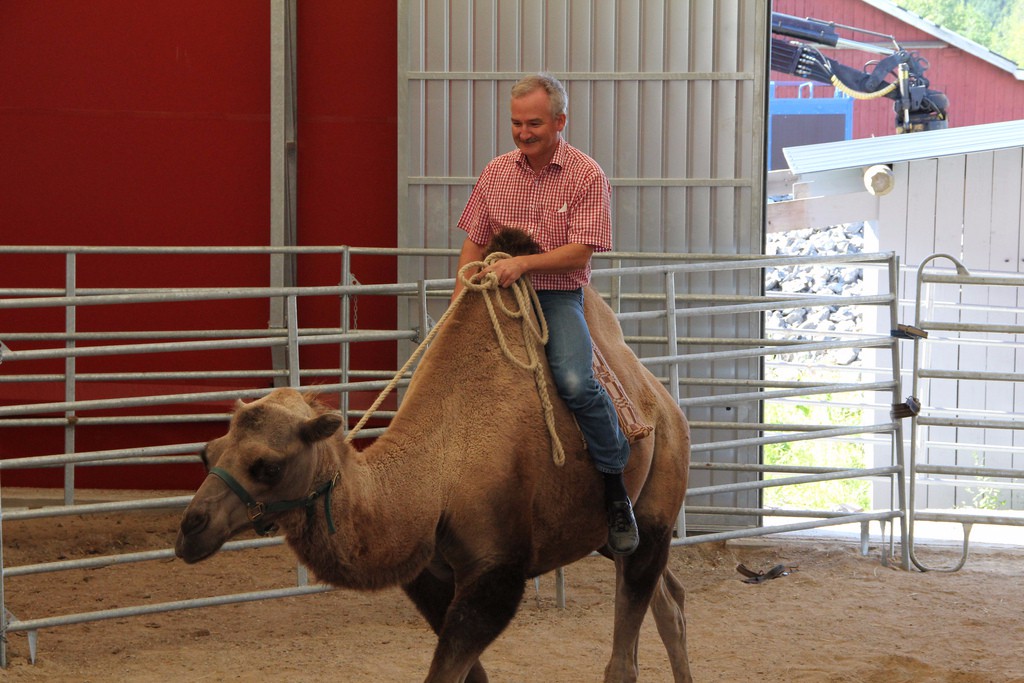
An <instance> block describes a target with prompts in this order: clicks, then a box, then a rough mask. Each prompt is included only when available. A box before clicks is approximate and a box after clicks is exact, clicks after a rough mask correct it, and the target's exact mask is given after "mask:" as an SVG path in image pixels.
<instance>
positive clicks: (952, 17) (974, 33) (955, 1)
mask: <svg viewBox="0 0 1024 683" xmlns="http://www.w3.org/2000/svg"><path fill="white" fill-rule="evenodd" d="M898 4H899V5H900V6H901V7H903V8H904V9H908V10H910V11H911V12H913V13H915V14H918V15H920V16H922V17H924V18H925V19H929V20H931V21H933V22H935V23H936V24H938V25H939V26H943V27H945V28H948V29H949V30H951V31H956V32H957V33H959V34H960V35H962V36H964V37H965V38H970V39H971V40H973V41H974V42H976V43H979V44H981V45H985V46H989V45H991V44H992V38H993V29H994V27H995V22H994V21H993V17H992V16H991V15H986V12H985V11H983V10H982V8H981V4H980V3H979V4H975V3H969V2H964V1H963V0H900V2H899V3H898ZM986 4H987V5H988V7H987V8H986V9H988V11H989V12H991V13H995V14H999V13H1001V10H1002V8H999V7H997V6H996V5H997V3H991V2H990V3H986ZM897 37H898V36H897Z"/></svg>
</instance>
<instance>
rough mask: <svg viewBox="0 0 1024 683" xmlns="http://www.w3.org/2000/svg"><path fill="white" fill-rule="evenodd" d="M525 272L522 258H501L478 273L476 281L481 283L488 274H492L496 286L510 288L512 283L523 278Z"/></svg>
mask: <svg viewBox="0 0 1024 683" xmlns="http://www.w3.org/2000/svg"><path fill="white" fill-rule="evenodd" d="M525 272H526V264H525V263H524V257H522V256H513V257H511V258H503V259H499V260H497V261H495V262H494V263H492V264H491V265H489V266H487V267H486V268H484V269H483V270H481V271H480V274H479V276H478V277H477V279H478V280H480V281H483V280H484V279H485V278H486V277H487V275H488V273H494V275H495V276H496V277H497V278H498V284H499V285H500V286H502V287H511V286H512V283H513V282H515V281H516V280H518V279H519V278H520V277H522V276H523V273H525Z"/></svg>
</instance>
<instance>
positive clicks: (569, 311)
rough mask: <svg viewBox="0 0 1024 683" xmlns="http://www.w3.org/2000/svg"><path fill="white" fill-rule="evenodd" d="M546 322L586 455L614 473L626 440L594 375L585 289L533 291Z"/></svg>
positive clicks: (561, 390) (555, 369)
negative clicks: (584, 305) (585, 312)
mask: <svg viewBox="0 0 1024 683" xmlns="http://www.w3.org/2000/svg"><path fill="white" fill-rule="evenodd" d="M537 298H538V300H539V301H540V307H541V310H542V311H543V312H544V318H545V319H546V320H547V323H548V344H547V346H546V347H545V350H546V351H547V356H548V365H550V366H551V374H552V375H553V376H554V379H555V387H556V388H557V389H558V395H559V396H561V397H562V400H564V401H565V403H566V405H567V406H568V407H569V410H571V411H572V412H573V414H574V415H575V416H576V422H577V424H579V426H580V431H581V432H582V433H583V438H584V440H585V441H586V442H587V449H588V450H589V451H590V458H591V460H593V461H594V466H595V467H596V468H597V469H598V471H599V472H603V473H605V474H615V473H618V472H621V471H622V470H623V469H625V467H626V461H627V460H628V459H629V441H628V440H627V439H626V436H625V435H624V434H623V433H622V429H621V428H620V427H619V418H618V415H617V414H616V413H615V406H614V404H612V400H611V398H610V397H609V396H608V392H606V391H605V390H604V387H602V386H601V383H600V382H598V381H597V380H596V379H595V378H594V370H593V352H592V351H591V340H590V330H589V329H588V328H587V321H586V319H585V318H584V317H583V290H582V289H574V290H571V291H559V290H553V289H545V290H541V291H538V292H537Z"/></svg>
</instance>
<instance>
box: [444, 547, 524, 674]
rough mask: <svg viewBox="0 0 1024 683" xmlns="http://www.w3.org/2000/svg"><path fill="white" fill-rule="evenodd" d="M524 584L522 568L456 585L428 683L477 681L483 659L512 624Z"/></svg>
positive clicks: (502, 569) (496, 570)
mask: <svg viewBox="0 0 1024 683" xmlns="http://www.w3.org/2000/svg"><path fill="white" fill-rule="evenodd" d="M525 582H526V576H525V573H524V572H523V570H522V568H521V567H512V566H502V567H496V568H493V569H490V570H488V571H486V572H484V573H483V574H481V575H479V576H477V577H476V578H474V579H471V580H466V581H461V582H458V583H457V584H456V586H455V595H454V597H453V599H452V601H451V605H449V607H448V610H447V613H446V614H445V617H444V623H443V624H442V626H441V630H440V632H439V633H438V640H437V648H436V649H435V650H434V659H433V661H432V662H431V663H430V672H429V673H428V674H427V678H426V682H425V683H452V681H456V682H458V683H461V682H462V681H467V682H468V681H476V680H477V679H475V678H471V676H473V675H476V674H477V673H483V667H482V666H481V665H480V663H479V658H480V655H481V653H483V651H484V650H485V649H486V648H487V646H488V645H490V644H491V643H492V642H494V639H495V638H497V637H498V636H499V635H500V634H501V632H502V631H504V630H505V627H506V626H508V623H509V622H510V621H512V617H514V616H515V614H516V610H518V609H519V603H520V602H521V601H522V598H523V591H524V590H525ZM484 676H485V678H484V680H486V675H484Z"/></svg>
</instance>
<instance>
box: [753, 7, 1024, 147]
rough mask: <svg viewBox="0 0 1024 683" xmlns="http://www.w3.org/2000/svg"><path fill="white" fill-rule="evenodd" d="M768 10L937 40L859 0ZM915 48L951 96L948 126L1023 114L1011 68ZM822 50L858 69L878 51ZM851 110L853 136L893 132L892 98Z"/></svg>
mask: <svg viewBox="0 0 1024 683" xmlns="http://www.w3.org/2000/svg"><path fill="white" fill-rule="evenodd" d="M772 10H773V11H776V12H782V13H783V14H790V15H793V16H796V17H813V18H815V19H820V20H822V21H832V22H835V23H837V24H844V25H846V26H856V27H857V28H862V29H868V30H871V31H877V32H879V33H885V34H887V35H892V36H895V38H896V40H897V41H899V42H900V43H903V44H905V43H915V42H926V43H937V42H938V39H937V38H935V37H934V36H932V35H930V34H928V33H924V32H923V31H919V30H917V29H915V28H913V27H912V26H911V25H909V24H906V23H904V22H902V21H900V20H898V19H896V18H895V17H892V16H890V15H888V14H886V13H885V12H882V11H880V10H877V9H875V8H873V7H871V6H870V5H867V4H866V3H863V2H860V1H859V0H774V2H772ZM839 34H840V35H841V36H842V37H844V38H850V39H853V40H860V41H863V42H875V41H877V40H879V39H878V38H876V37H873V36H865V35H863V34H859V35H857V34H853V33H851V32H849V31H847V30H845V29H840V30H839ZM908 49H911V48H908ZM913 49H916V50H917V51H918V52H919V53H920V55H921V56H923V57H925V58H926V59H927V60H928V62H929V63H930V68H929V69H928V71H926V72H925V77H926V78H928V80H929V81H930V82H931V87H932V89H934V90H939V91H941V92H943V93H945V94H946V96H947V97H948V98H949V103H950V104H949V111H948V114H949V125H950V127H954V126H955V127H961V126H973V125H978V124H982V123H997V122H999V121H1014V120H1017V119H1024V82H1022V81H1018V80H1016V79H1015V78H1014V77H1013V75H1012V74H1010V73H1009V72H1007V71H1004V70H1002V69H1000V68H998V67H996V66H993V65H992V64H989V63H988V62H986V61H984V60H982V59H979V58H978V57H975V56H973V55H971V54H969V53H967V52H964V51H963V50H960V49H958V48H955V47H952V46H948V47H943V48H920V49H918V48H913ZM823 53H824V54H825V56H827V57H830V58H832V59H835V60H837V61H839V62H841V63H842V64H845V65H847V66H851V67H854V68H857V69H860V68H862V67H863V66H864V65H865V63H866V62H868V61H869V60H872V59H875V58H877V56H876V55H872V54H869V53H866V52H860V51H857V50H823ZM771 76H772V79H773V80H778V81H792V80H795V79H794V77H793V76H791V75H789V74H780V73H777V72H772V74H771ZM887 80H891V79H887ZM815 92H816V94H817V95H818V96H819V97H821V96H829V97H830V96H831V94H832V88H831V87H828V86H824V85H820V86H819V85H815ZM784 94H785V93H784V92H783V91H780V92H779V95H780V96H782V95H784ZM853 112H854V120H853V137H854V138H866V137H872V136H877V135H892V134H894V133H895V132H896V131H895V123H894V121H895V119H894V114H893V109H892V100H889V99H886V98H882V99H878V100H864V101H862V100H857V101H856V102H854V105H853Z"/></svg>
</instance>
